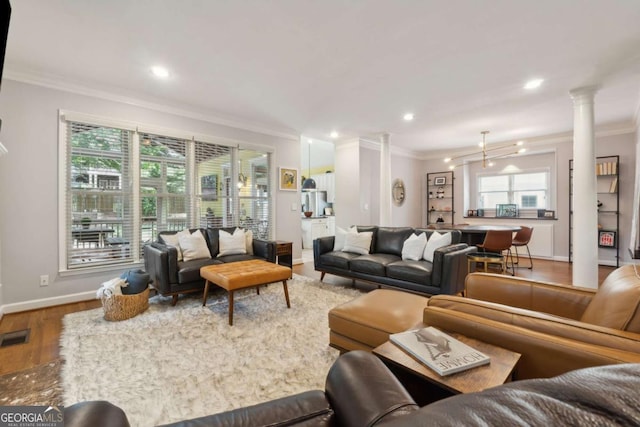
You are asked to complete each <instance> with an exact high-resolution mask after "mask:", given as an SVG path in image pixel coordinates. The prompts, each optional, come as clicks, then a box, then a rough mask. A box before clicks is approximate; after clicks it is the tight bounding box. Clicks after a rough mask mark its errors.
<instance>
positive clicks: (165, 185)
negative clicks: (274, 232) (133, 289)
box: [60, 115, 272, 270]
mask: <svg viewBox="0 0 640 427" xmlns="http://www.w3.org/2000/svg"><path fill="white" fill-rule="evenodd" d="M78 116H79V117H80V118H82V119H84V116H81V115H78ZM72 118H75V115H72ZM93 120H94V121H99V120H96V119H93ZM91 121H92V120H91V119H87V120H71V119H70V118H69V117H64V118H63V121H62V124H63V131H64V133H65V136H64V138H63V139H62V140H61V141H63V142H61V144H64V149H65V152H66V156H65V158H64V159H63V163H64V168H63V169H64V170H65V175H64V182H62V183H61V186H60V187H61V193H63V194H64V206H63V207H62V208H61V212H62V217H64V218H65V227H64V232H61V236H63V239H64V243H63V245H61V248H63V250H64V255H63V256H61V266H60V267H61V269H62V270H74V269H82V268H87V267H97V266H104V265H113V264H130V263H133V262H139V261H140V260H141V259H142V254H143V247H144V245H145V244H147V243H149V242H152V241H153V240H155V239H156V237H157V234H158V232H160V231H164V230H182V229H184V228H196V227H203V228H204V227H222V226H225V227H228V226H236V225H239V226H243V227H246V228H248V229H251V230H253V232H254V236H256V237H258V238H265V239H268V238H270V236H271V224H272V218H271V210H272V209H271V204H272V198H271V185H270V182H271V163H270V162H271V155H270V153H268V152H266V151H263V150H254V149H249V148H238V147H231V146H227V145H221V144H215V143H212V142H203V141H196V140H195V139H194V138H191V139H189V138H177V137H175V136H168V135H161V134H159V133H158V132H143V131H139V130H136V129H131V128H130V126H129V127H127V125H124V126H122V127H119V126H118V125H117V124H115V125H114V124H111V123H110V125H111V126H105V125H102V124H98V123H91Z"/></svg>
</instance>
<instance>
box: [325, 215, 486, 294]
mask: <svg viewBox="0 0 640 427" xmlns="http://www.w3.org/2000/svg"><path fill="white" fill-rule="evenodd" d="M357 229H358V232H364V231H371V232H373V238H372V241H371V248H370V250H369V254H367V255H359V254H356V253H352V252H344V251H334V250H333V249H334V243H335V236H328V237H321V238H319V239H316V240H314V242H313V261H314V267H315V270H316V271H320V272H322V275H321V278H320V280H322V279H324V276H325V274H326V273H329V274H335V275H337V276H342V277H347V278H351V279H353V280H354V281H355V280H364V281H368V282H373V283H377V284H380V285H385V286H391V287H395V288H401V289H405V290H409V291H413V292H418V293H422V294H427V295H437V294H450V295H454V294H457V293H458V292H460V291H462V290H463V289H464V279H465V277H466V275H467V254H469V253H472V252H476V251H477V248H476V247H475V246H469V245H467V244H466V243H460V238H461V233H460V231H458V230H445V231H442V230H440V231H439V232H441V233H442V232H447V233H451V244H450V245H448V246H445V247H442V248H440V249H437V250H436V251H435V253H434V257H433V262H429V261H425V260H420V261H412V260H403V259H402V246H403V244H404V241H405V240H406V239H407V238H408V237H409V236H410V235H411V234H412V233H414V234H416V235H419V234H420V233H426V235H427V238H428V237H430V236H431V234H432V233H433V232H434V231H436V230H431V229H414V228H411V227H377V226H357Z"/></svg>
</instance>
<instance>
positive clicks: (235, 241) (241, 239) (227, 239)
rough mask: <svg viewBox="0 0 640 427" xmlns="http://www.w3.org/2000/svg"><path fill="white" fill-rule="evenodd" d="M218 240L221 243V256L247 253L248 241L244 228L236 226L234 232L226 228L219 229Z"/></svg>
mask: <svg viewBox="0 0 640 427" xmlns="http://www.w3.org/2000/svg"><path fill="white" fill-rule="evenodd" d="M218 233H219V234H218V236H219V238H218V242H219V243H220V253H219V254H218V256H219V257H221V256H225V255H243V254H246V253H247V242H246V240H245V235H244V230H242V229H241V228H236V229H235V231H234V232H233V234H231V233H227V232H226V231H224V230H219V231H218Z"/></svg>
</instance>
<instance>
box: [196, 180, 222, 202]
mask: <svg viewBox="0 0 640 427" xmlns="http://www.w3.org/2000/svg"><path fill="white" fill-rule="evenodd" d="M200 187H201V188H200V191H201V192H202V200H218V175H205V176H202V177H200Z"/></svg>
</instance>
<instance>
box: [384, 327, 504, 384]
mask: <svg viewBox="0 0 640 427" xmlns="http://www.w3.org/2000/svg"><path fill="white" fill-rule="evenodd" d="M389 340H390V341H391V342H393V343H394V344H396V345H397V346H398V347H400V348H401V349H403V350H404V351H406V352H407V353H409V354H410V355H412V356H413V357H415V358H416V359H418V360H419V361H420V362H422V363H424V364H425V365H426V366H428V367H429V368H431V369H433V370H434V371H435V372H437V373H438V375H441V376H446V375H451V374H454V373H456V372H460V371H465V370H467V369H471V368H475V367H476V366H482V365H486V364H488V363H489V362H490V360H491V359H490V357H489V356H487V355H486V354H484V353H482V352H480V351H478V350H476V349H474V348H473V347H469V346H468V345H466V344H464V343H462V342H460V341H458V340H457V339H455V338H453V337H452V336H450V335H447V334H445V333H444V332H442V331H440V330H438V329H436V328H434V327H433V326H429V327H426V328H421V329H413V330H410V331H406V332H400V333H397V334H392V335H390V336H389Z"/></svg>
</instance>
